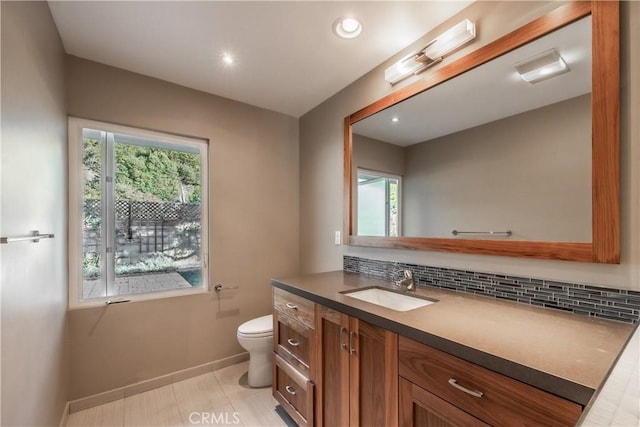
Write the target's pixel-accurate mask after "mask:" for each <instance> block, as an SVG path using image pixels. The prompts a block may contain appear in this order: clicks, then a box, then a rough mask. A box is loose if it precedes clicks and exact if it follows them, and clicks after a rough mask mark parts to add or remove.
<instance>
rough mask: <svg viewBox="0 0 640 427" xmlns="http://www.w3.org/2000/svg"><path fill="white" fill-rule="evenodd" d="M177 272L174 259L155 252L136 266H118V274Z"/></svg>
mask: <svg viewBox="0 0 640 427" xmlns="http://www.w3.org/2000/svg"><path fill="white" fill-rule="evenodd" d="M175 270H176V266H175V262H174V261H173V259H171V258H170V257H168V256H166V255H164V254H162V253H159V252H153V253H151V254H149V257H147V258H145V259H144V260H140V261H138V262H137V263H135V264H116V274H127V273H145V272H153V271H175Z"/></svg>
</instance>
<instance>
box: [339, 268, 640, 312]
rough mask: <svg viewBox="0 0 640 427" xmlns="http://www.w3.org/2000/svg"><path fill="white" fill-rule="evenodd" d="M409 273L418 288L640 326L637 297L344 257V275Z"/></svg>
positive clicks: (579, 286)
mask: <svg viewBox="0 0 640 427" xmlns="http://www.w3.org/2000/svg"><path fill="white" fill-rule="evenodd" d="M407 268H408V269H409V270H411V271H413V277H414V280H415V281H416V283H417V284H418V285H422V286H435V287H438V288H443V289H449V290H454V291H457V292H466V293H470V294H476V295H482V296H486V297H491V298H497V299H505V300H510V301H516V302H519V303H523V304H530V305H537V306H540V307H548V308H553V309H556V310H564V311H569V312H573V313H576V314H582V315H586V316H591V317H599V318H605V319H612V320H618V321H621V322H627V323H638V319H639V318H640V292H636V291H627V290H622V289H611V288H602V287H597V286H590V285H585V284H577V283H565V282H557V281H553V280H543V279H533V278H528V277H518V276H507V275H503V274H495V273H481V272H477V271H466V270H456V269H452V268H441V267H428V266H424V265H416V264H405V263H402V262H394V261H380V260H373V259H366V258H359V257H353V256H344V257H343V269H344V271H346V272H350V273H357V274H366V275H370V276H374V277H377V278H380V279H384V280H388V281H395V280H399V279H401V278H402V270H404V269H407Z"/></svg>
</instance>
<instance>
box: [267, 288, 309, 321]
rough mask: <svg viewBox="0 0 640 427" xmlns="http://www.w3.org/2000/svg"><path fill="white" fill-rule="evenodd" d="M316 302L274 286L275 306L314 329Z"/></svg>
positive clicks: (276, 308)
mask: <svg viewBox="0 0 640 427" xmlns="http://www.w3.org/2000/svg"><path fill="white" fill-rule="evenodd" d="M313 307H314V304H313V302H311V301H309V300H308V299H305V298H302V297H299V296H298V295H294V294H292V293H290V292H287V291H283V290H282V289H278V288H273V308H274V309H275V310H277V311H279V312H280V313H282V314H285V315H287V316H289V317H291V318H292V319H294V320H297V321H299V322H300V323H302V324H303V325H305V326H306V327H308V328H311V329H313V328H314V324H313V319H314V308H313Z"/></svg>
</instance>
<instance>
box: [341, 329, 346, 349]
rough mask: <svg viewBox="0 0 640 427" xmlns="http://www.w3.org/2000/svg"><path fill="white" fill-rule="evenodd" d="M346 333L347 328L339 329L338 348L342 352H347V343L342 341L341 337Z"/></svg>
mask: <svg viewBox="0 0 640 427" xmlns="http://www.w3.org/2000/svg"><path fill="white" fill-rule="evenodd" d="M346 333H347V328H345V327H344V326H343V327H341V328H340V347H342V349H343V350H345V351H346V350H347V343H346V342H344V341H342V336H343V335H344V334H346Z"/></svg>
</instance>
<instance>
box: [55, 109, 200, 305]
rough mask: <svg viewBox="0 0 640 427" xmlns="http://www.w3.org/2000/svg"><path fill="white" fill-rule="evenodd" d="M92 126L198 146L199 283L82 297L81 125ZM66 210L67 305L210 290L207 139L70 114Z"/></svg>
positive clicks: (142, 299)
mask: <svg viewBox="0 0 640 427" xmlns="http://www.w3.org/2000/svg"><path fill="white" fill-rule="evenodd" d="M83 128H92V129H99V130H103V131H106V132H113V133H123V134H130V135H135V136H140V137H146V138H153V139H155V140H158V141H164V142H168V143H179V144H183V145H189V146H192V147H197V148H199V149H201V150H202V151H201V152H202V156H201V164H200V171H201V176H202V182H201V184H200V188H201V191H202V196H201V198H202V201H201V209H202V211H201V218H202V220H201V221H202V222H201V225H200V227H201V232H202V237H201V251H202V283H201V285H200V286H197V287H193V288H189V289H177V290H172V291H159V292H149V293H144V294H130V295H120V296H117V297H103V298H92V299H90V300H83V299H82V282H83V279H82V227H81V226H80V225H81V224H82V148H83V144H82V142H83V139H82V129H83ZM68 129H69V147H68V157H69V166H68V168H67V169H68V171H69V178H68V180H69V186H68V187H69V213H68V224H67V229H68V238H69V243H68V254H69V255H68V266H69V305H68V307H69V309H77V308H86V307H97V306H103V305H105V303H106V301H107V300H108V299H109V298H112V299H114V300H116V301H117V300H121V299H126V300H131V301H132V302H135V301H146V300H153V299H160V298H170V297H176V296H185V295H194V294H203V293H207V292H208V291H209V265H210V260H209V256H210V253H209V180H208V169H209V168H208V165H209V144H208V141H207V140H204V139H196V138H188V137H184V136H178V135H173V134H168V133H160V132H154V131H150V130H144V129H139V128H134V127H129V126H121V125H114V124H112V123H105V122H99V121H95V120H88V119H81V118H77V117H69V122H68Z"/></svg>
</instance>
